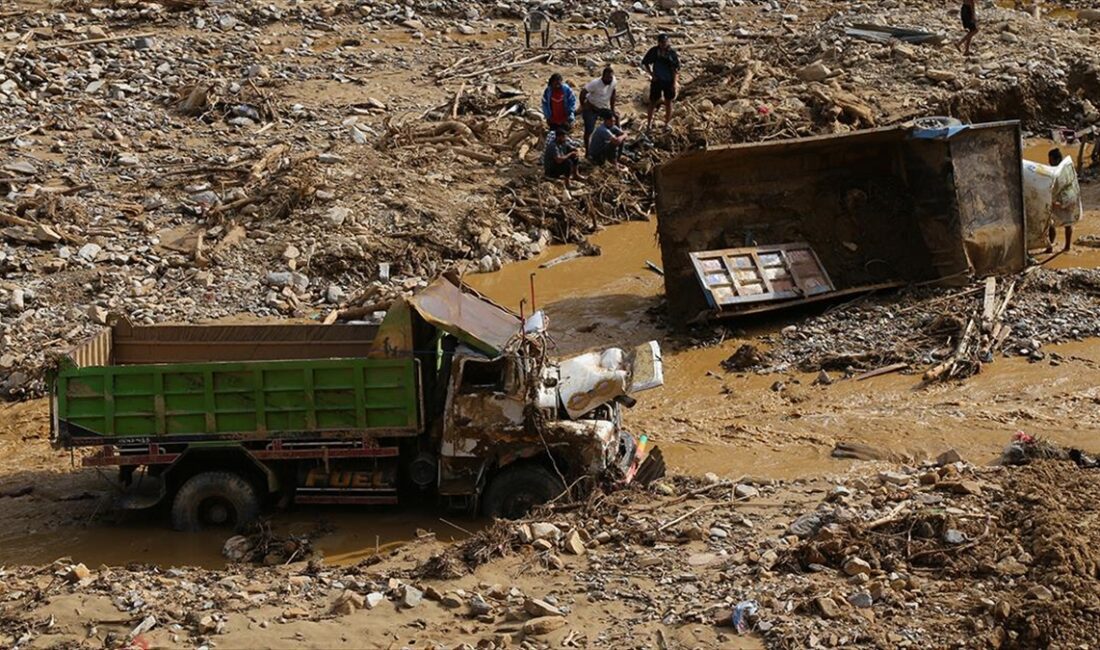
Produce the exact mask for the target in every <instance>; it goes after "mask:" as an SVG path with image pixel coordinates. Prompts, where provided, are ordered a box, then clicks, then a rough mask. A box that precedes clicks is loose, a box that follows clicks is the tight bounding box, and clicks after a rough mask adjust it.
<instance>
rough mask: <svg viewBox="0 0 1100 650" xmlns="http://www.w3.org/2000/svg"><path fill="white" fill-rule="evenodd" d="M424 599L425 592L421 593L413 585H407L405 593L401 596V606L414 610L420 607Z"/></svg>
mask: <svg viewBox="0 0 1100 650" xmlns="http://www.w3.org/2000/svg"><path fill="white" fill-rule="evenodd" d="M423 599H424V592H423V591H420V590H419V589H417V588H416V587H414V586H412V585H405V589H404V593H403V594H402V595H401V606H402V607H404V608H406V609H412V608H414V607H416V606H417V605H419V604H420V601H421V600H423Z"/></svg>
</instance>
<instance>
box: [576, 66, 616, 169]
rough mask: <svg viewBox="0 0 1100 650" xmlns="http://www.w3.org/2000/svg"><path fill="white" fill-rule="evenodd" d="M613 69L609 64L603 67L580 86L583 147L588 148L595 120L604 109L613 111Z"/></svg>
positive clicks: (614, 82) (614, 83) (614, 84)
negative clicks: (591, 78) (601, 72)
mask: <svg viewBox="0 0 1100 650" xmlns="http://www.w3.org/2000/svg"><path fill="white" fill-rule="evenodd" d="M617 84H618V82H616V81H615V71H614V70H612V69H611V66H607V67H606V68H604V69H603V74H601V75H600V76H599V77H596V78H595V79H593V80H592V81H589V82H588V83H586V84H585V85H584V87H583V88H581V118H583V119H584V147H585V150H586V151H587V150H588V141H589V140H590V139H591V138H592V131H593V130H594V129H595V128H596V120H597V118H599V116H600V113H602V112H604V111H611V112H612V113H614V112H615V86H616V85H617Z"/></svg>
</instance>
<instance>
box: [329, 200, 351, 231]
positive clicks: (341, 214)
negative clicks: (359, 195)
mask: <svg viewBox="0 0 1100 650" xmlns="http://www.w3.org/2000/svg"><path fill="white" fill-rule="evenodd" d="M349 215H351V210H349V209H348V208H345V207H343V206H339V205H337V206H333V207H331V208H329V209H328V210H327V211H326V212H325V221H327V222H328V223H329V224H330V225H333V226H342V225H344V222H345V221H347V218H348V216H349Z"/></svg>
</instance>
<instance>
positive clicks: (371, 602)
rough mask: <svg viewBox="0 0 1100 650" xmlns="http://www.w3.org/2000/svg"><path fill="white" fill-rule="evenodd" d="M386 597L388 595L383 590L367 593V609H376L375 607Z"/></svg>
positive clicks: (365, 601)
mask: <svg viewBox="0 0 1100 650" xmlns="http://www.w3.org/2000/svg"><path fill="white" fill-rule="evenodd" d="M385 599H386V595H385V594H383V593H382V592H380V591H372V592H370V593H369V594H367V597H366V598H365V599H364V604H365V606H366V608H367V609H374V608H375V607H377V606H378V604H379V603H381V602H382V601H383V600H385Z"/></svg>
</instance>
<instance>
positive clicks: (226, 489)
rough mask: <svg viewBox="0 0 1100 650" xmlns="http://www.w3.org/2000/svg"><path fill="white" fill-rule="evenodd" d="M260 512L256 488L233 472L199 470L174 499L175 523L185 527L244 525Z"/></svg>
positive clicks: (174, 526)
mask: <svg viewBox="0 0 1100 650" xmlns="http://www.w3.org/2000/svg"><path fill="white" fill-rule="evenodd" d="M259 514H260V500H259V498H258V497H257V496H256V488H254V487H253V486H252V484H251V483H249V482H248V481H246V480H245V479H244V478H242V477H241V476H239V475H237V474H233V473H231V472H203V473H201V474H196V475H194V476H192V477H191V478H189V479H187V481H186V482H185V483H184V484H183V486H181V487H180V489H179V491H178V492H176V498H175V499H174V500H173V501H172V527H173V528H175V529H176V530H182V531H197V530H203V529H206V528H222V527H226V528H229V527H232V528H235V529H240V528H242V527H244V526H245V525H246V524H248V523H249V522H251V521H252V520H253V519H255V518H256V517H257V516H258V515H259Z"/></svg>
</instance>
